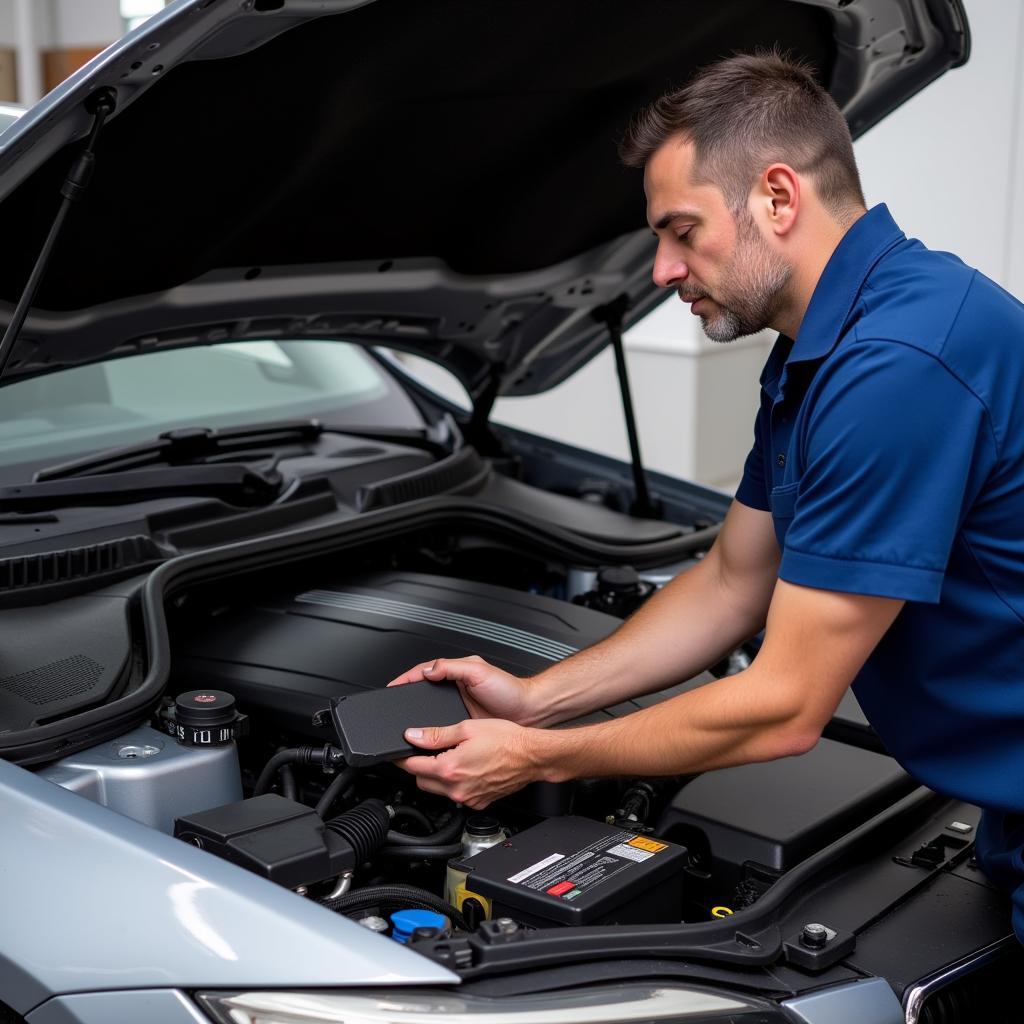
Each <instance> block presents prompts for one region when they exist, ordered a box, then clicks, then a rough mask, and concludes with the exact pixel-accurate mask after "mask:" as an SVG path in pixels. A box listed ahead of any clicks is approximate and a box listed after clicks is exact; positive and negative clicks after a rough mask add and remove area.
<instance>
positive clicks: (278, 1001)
mask: <svg viewBox="0 0 1024 1024" xmlns="http://www.w3.org/2000/svg"><path fill="white" fill-rule="evenodd" d="M197 998H198V1000H199V1002H200V1004H201V1005H202V1006H203V1007H204V1008H205V1009H206V1011H207V1012H208V1013H209V1014H210V1015H211V1016H212V1017H213V1018H214V1019H215V1020H217V1021H220V1022H222V1024H441V1022H442V1021H444V1019H445V1018H448V1019H449V1021H451V1022H452V1024H642V1022H645V1021H670V1020H678V1021H686V1022H687V1024H699V1022H703V1021H716V1020H719V1019H720V1018H723V1017H730V1018H731V1019H732V1020H737V1019H738V1018H737V1016H736V1015H737V1014H742V1013H743V1012H744V1011H747V1012H759V1014H760V1015H759V1017H758V1019H759V1020H761V1021H764V1020H766V1017H765V1016H764V1014H765V1012H766V1011H768V1012H769V1013H770V1011H771V1010H772V1009H776V1008H774V1007H771V1006H770V1005H769V1004H765V1003H763V1002H754V1001H749V1000H746V999H743V998H738V997H736V996H733V995H725V994H722V993H717V992H712V991H709V990H705V989H699V988H690V987H686V988H683V987H679V986H655V985H639V984H623V985H616V986H615V987H609V986H601V987H600V988H592V989H580V990H575V991H571V992H548V993H544V994H541V995H528V996H515V997H504V998H500V999H488V998H485V997H483V996H473V995H459V994H458V993H452V992H431V991H426V990H422V989H420V990H411V989H406V990H401V989H394V990H390V991H388V992H373V993H368V992H239V993H233V994H228V993H204V994H201V995H199V996H197ZM776 1012H777V1011H776ZM779 1019H780V1020H781V1018H779Z"/></svg>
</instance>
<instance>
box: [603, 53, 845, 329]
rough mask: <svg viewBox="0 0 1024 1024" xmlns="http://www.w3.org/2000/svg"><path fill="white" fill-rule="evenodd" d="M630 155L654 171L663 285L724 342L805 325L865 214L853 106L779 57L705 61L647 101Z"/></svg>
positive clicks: (653, 209)
mask: <svg viewBox="0 0 1024 1024" xmlns="http://www.w3.org/2000/svg"><path fill="white" fill-rule="evenodd" d="M620 152H621V155H622V159H623V160H624V162H625V163H627V164H629V165H630V166H633V167H643V168H644V187H645V190H646V192H647V211H648V218H649V220H650V223H651V227H652V228H653V229H654V232H655V234H656V235H657V237H658V242H659V244H658V254H657V257H656V258H655V265H654V280H655V282H656V283H657V284H659V285H661V286H662V287H666V288H669V287H671V288H675V289H676V290H677V291H678V292H679V295H680V298H682V299H683V300H684V301H686V302H693V303H694V307H693V312H694V313H697V314H699V315H700V317H701V320H702V322H703V325H704V330H705V331H706V332H707V334H708V336H709V337H711V338H713V339H714V340H716V341H732V340H733V339H735V338H737V337H739V336H741V335H744V334H752V333H754V332H756V331H759V330H761V329H763V328H765V327H768V326H774V327H780V328H783V329H785V328H786V326H787V325H788V324H789V323H791V322H792V321H793V320H794V317H795V319H796V322H797V323H798V322H799V318H800V316H802V309H801V308H800V306H801V303H802V302H803V304H804V306H805V305H806V300H807V299H809V290H808V282H809V280H810V278H811V276H812V275H813V278H814V280H816V279H817V275H818V274H820V271H821V267H822V266H823V265H824V261H825V260H827V257H828V255H829V254H830V253H831V250H832V248H834V246H835V244H836V243H837V242H838V239H839V238H840V237H841V236H842V234H843V233H844V232H845V230H846V229H847V228H848V227H849V225H850V224H851V223H852V222H853V221H854V220H856V219H857V217H858V216H859V215H860V214H861V213H863V212H864V196H863V193H862V191H861V187H860V180H859V177H858V174H857V165H856V163H855V161H854V156H853V143H852V141H851V139H850V132H849V129H848V128H847V125H846V121H845V120H844V119H843V116H842V114H841V113H840V111H839V108H838V107H837V106H836V104H835V102H834V101H833V100H832V98H831V97H830V96H829V95H828V93H827V92H826V91H825V90H824V89H822V88H821V86H820V85H818V83H817V82H816V81H815V79H814V76H813V74H812V73H811V71H810V69H809V68H807V67H806V66H804V65H801V64H797V63H794V62H792V61H788V60H786V59H785V58H783V57H781V56H779V55H778V54H762V55H757V56H749V55H744V56H738V57H731V58H729V59H728V60H723V61H720V62H719V63H717V64H713V65H711V66H710V67H708V68H705V69H704V70H703V71H701V72H700V73H699V74H698V75H697V76H696V77H695V78H694V79H693V80H692V81H691V82H690V83H689V84H688V85H686V87H685V88H683V89H680V90H678V91H676V92H671V93H668V94H666V95H665V96H662V97H661V98H660V99H658V100H656V101H655V102H654V103H652V104H651V105H650V106H649V107H647V108H646V109H645V110H643V111H641V112H640V113H639V114H638V115H637V116H636V117H635V118H634V120H633V123H632V124H631V125H630V127H629V130H628V133H627V135H626V138H625V140H624V141H623V143H622V146H621V148H620ZM810 290H813V282H810Z"/></svg>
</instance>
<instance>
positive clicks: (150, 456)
mask: <svg viewBox="0 0 1024 1024" xmlns="http://www.w3.org/2000/svg"><path fill="white" fill-rule="evenodd" d="M323 430H324V428H323V424H322V423H320V421H319V420H286V421H282V422H278V423H268V424H264V425H261V426H255V427H252V426H250V427H231V428H229V429H227V430H213V429H211V428H210V427H180V428H178V429H177V430H166V431H164V432H163V433H162V434H160V435H159V437H157V439H156V440H155V441H147V442H145V443H144V444H136V445H125V446H123V447H118V448H108V449H106V450H105V451H101V452H96V453H94V454H93V455H86V456H85V457H84V458H81V459H73V460H71V461H70V462H61V463H59V464H57V465H55V466H47V467H46V469H41V470H39V471H38V472H37V473H36V474H35V475H34V476H33V477H32V479H33V481H35V482H36V483H42V482H44V481H49V480H67V479H69V478H72V477H85V476H93V475H94V474H97V473H106V474H110V473H123V472H125V471H126V470H137V469H142V468H144V467H146V466H155V465H160V464H164V465H171V466H173V465H177V464H181V463H189V462H193V461H195V460H201V459H205V458H209V457H210V456H211V455H231V454H233V453H235V452H245V451H251V450H252V449H253V448H264V447H274V446H275V445H281V444H294V443H295V442H301V441H311V440H313V439H315V438H317V437H319V436H320V434H322V433H323Z"/></svg>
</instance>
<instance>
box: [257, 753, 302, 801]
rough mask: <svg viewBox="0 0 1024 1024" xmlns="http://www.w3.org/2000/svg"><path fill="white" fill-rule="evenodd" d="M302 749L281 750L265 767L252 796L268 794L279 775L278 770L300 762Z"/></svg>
mask: <svg viewBox="0 0 1024 1024" xmlns="http://www.w3.org/2000/svg"><path fill="white" fill-rule="evenodd" d="M301 749H302V748H301V747H292V748H289V749H287V750H279V751H278V752H277V753H276V754H275V755H274V756H273V757H272V758H271V759H270V760H269V761H268V762H267V763H266V764H265V765H264V766H263V771H261V772H260V777H259V778H258V779H257V780H256V785H255V786H253V787H252V795H253V796H260V795H262V794H263V793H266V792H267V791H268V790H269V789H270V786H271V783H273V781H274V776H275V775H277V772H278V769H280V767H281V766H282V765H285V764H293V763H294V762H295V761H297V760H298V758H299V756H300V753H301Z"/></svg>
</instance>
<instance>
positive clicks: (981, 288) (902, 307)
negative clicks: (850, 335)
mask: <svg viewBox="0 0 1024 1024" xmlns="http://www.w3.org/2000/svg"><path fill="white" fill-rule="evenodd" d="M851 327H852V329H853V332H854V335H855V336H856V337H857V338H860V339H877V340H879V341H886V340H888V341H894V342H900V343H902V344H905V345H909V346H911V347H913V348H917V349H920V350H921V351H924V352H927V353H929V354H930V355H932V356H934V357H936V358H937V359H939V360H941V361H943V362H945V361H947V360H952V361H953V362H960V361H961V359H962V356H963V355H964V353H963V352H962V351H961V350H962V349H963V348H964V347H965V346H966V347H968V348H971V347H974V348H975V349H976V348H977V347H978V345H979V342H981V341H984V346H985V352H984V354H985V355H986V356H987V357H989V358H991V357H993V356H994V355H995V354H996V353H997V351H998V350H1000V349H1005V350H1006V355H1007V356H1008V357H1011V358H1013V357H1014V356H1016V355H1024V304H1022V303H1021V302H1020V301H1018V300H1017V299H1016V298H1014V296H1012V295H1011V294H1010V293H1009V292H1007V291H1005V290H1004V289H1003V288H1001V287H1000V286H999V285H998V284H997V283H996V282H995V281H993V280H992V279H991V278H989V277H986V276H985V275H984V274H982V273H981V271H979V270H976V269H974V268H973V267H970V266H968V265H967V264H966V263H964V262H963V261H962V260H961V259H960V258H959V257H958V256H955V255H953V254H952V253H948V252H941V251H938V250H933V249H928V248H926V247H925V246H924V245H923V244H922V243H921V242H919V241H917V240H916V239H908V240H907V241H905V242H902V243H901V244H900V245H898V246H896V247H894V249H893V250H892V251H891V252H889V253H887V254H886V256H885V257H884V258H883V259H881V260H880V261H879V262H878V264H877V265H876V266H875V267H874V268H873V270H872V272H871V273H870V274H869V276H868V278H867V280H866V281H865V283H864V287H863V289H862V291H861V295H860V301H859V303H858V306H857V312H856V316H855V318H854V322H853V323H852V325H851Z"/></svg>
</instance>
